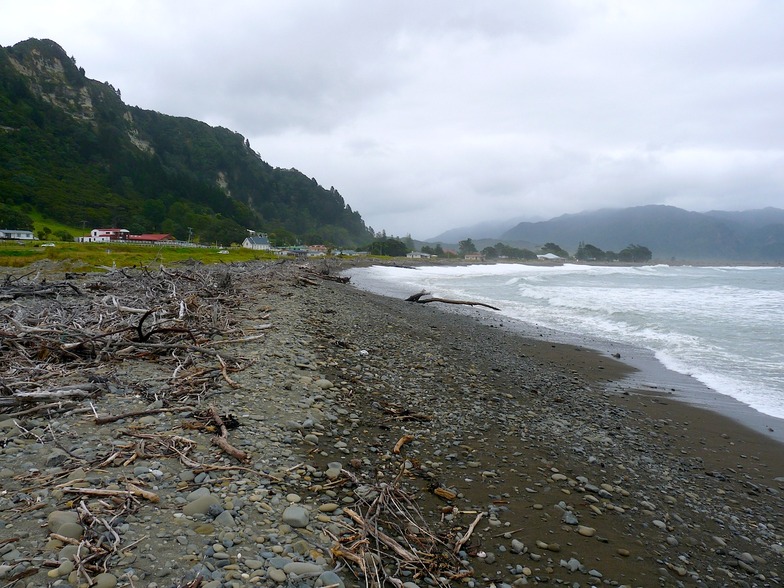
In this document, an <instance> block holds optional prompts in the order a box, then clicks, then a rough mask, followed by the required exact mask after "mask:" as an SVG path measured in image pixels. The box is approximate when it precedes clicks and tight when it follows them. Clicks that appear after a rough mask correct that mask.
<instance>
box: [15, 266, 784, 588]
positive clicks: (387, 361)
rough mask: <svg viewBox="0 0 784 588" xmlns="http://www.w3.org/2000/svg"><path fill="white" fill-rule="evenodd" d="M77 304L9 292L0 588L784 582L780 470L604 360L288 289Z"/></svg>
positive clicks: (206, 288)
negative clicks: (623, 382)
mask: <svg viewBox="0 0 784 588" xmlns="http://www.w3.org/2000/svg"><path fill="white" fill-rule="evenodd" d="M70 278H72V279H70V280H68V281H67V285H63V284H66V282H65V281H62V282H61V281H59V280H62V273H61V274H59V277H58V274H57V273H56V271H53V270H51V268H50V271H49V273H48V274H47V275H45V276H44V275H43V274H34V275H28V276H26V277H24V278H21V277H19V278H14V280H13V281H11V280H9V279H6V281H5V285H4V286H3V289H2V290H0V331H2V337H3V339H2V342H0V344H2V357H3V359H2V372H3V376H2V380H0V384H2V386H1V389H0V478H2V490H0V586H1V587H6V586H7V587H9V588H10V587H21V586H29V587H38V586H99V587H107V588H111V587H112V586H131V587H137V588H139V587H147V588H156V587H175V586H176V587H186V586H188V587H191V588H195V587H196V586H202V587H205V586H208V587H210V588H219V587H240V586H366V585H371V586H372V585H382V584H384V583H386V584H389V585H396V586H406V587H407V588H413V587H414V586H420V587H424V586H432V585H442V586H448V585H453V586H459V585H465V586H493V585H495V586H521V585H540V584H554V585H565V586H570V587H587V586H602V585H607V586H635V587H636V586H706V587H713V586H780V585H782V584H784V577H782V575H783V574H784V572H782V570H784V452H782V447H781V446H779V445H777V444H774V443H772V442H771V441H770V440H769V439H766V438H764V437H762V436H760V435H757V434H756V433H754V432H752V431H749V430H747V429H744V428H743V427H741V426H739V425H737V424H735V423H734V422H732V421H730V420H728V419H724V418H722V417H719V416H717V415H714V414H712V413H709V412H705V411H701V410H699V409H696V408H693V407H689V406H686V405H682V404H679V403H676V402H674V401H672V400H671V399H669V398H667V397H663V396H658V397H657V396H652V395H649V394H640V393H637V391H635V390H625V389H623V388H622V387H619V386H617V385H612V386H610V385H609V384H610V383H612V382H617V381H618V380H620V379H621V378H622V376H623V375H624V374H625V373H626V372H627V371H628V369H629V368H627V367H626V366H625V365H623V364H622V363H619V362H617V361H615V360H614V359H613V358H611V357H605V356H602V355H600V354H597V353H594V352H592V351H588V350H585V349H581V348H577V347H574V346H568V345H558V344H552V343H549V342H547V341H544V340H531V339H525V338H522V337H518V336H513V335H510V334H509V333H508V332H505V331H504V330H502V329H499V328H495V327H493V326H492V325H491V324H481V323H480V322H478V321H476V320H474V319H473V318H471V317H469V316H464V315H462V314H459V313H454V312H445V311H444V309H443V308H439V307H438V305H436V304H427V305H422V304H414V303H409V302H405V301H402V300H396V299H391V298H384V297H379V296H376V295H373V294H369V293H366V292H362V291H359V290H357V289H355V288H353V287H352V286H351V285H350V284H343V283H338V282H333V281H329V280H325V279H323V278H322V277H321V276H320V275H319V272H318V268H312V271H311V270H310V269H309V268H303V267H300V266H297V265H296V264H292V263H288V264H270V263H257V264H244V265H239V266H231V267H228V266H223V267H213V268H205V267H199V266H192V267H184V268H176V269H169V270H163V268H162V269H161V271H160V272H150V271H146V270H145V271H140V270H127V271H123V272H113V273H111V274H109V275H95V274H84V275H72V276H70ZM44 279H46V286H47V292H50V291H51V292H53V294H52V293H51V292H50V293H47V294H46V295H44V294H43V293H41V292H42V291H41V290H39V293H38V294H35V292H36V287H37V286H39V285H41V284H42V283H43V280H44ZM55 286H57V287H55ZM25 288H26V289H27V290H25ZM30 292H32V294H30ZM20 293H21V294H20ZM26 293H27V294H26ZM4 294H5V295H4ZM151 300H156V301H157V302H156V307H155V308H153V306H152V304H151V303H150V301H151ZM80 309H81V310H80ZM85 309H90V316H91V317H98V319H96V320H100V322H99V323H96V324H95V326H94V327H90V328H88V327H87V326H85V325H86V319H85V318H84V317H83V316H82V315H81V314H80V313H81V312H87V311H86V310H85ZM96 309H97V310H96ZM55 310H56V312H57V313H59V314H57V317H59V318H58V320H59V321H60V322H59V323H52V320H50V321H49V322H48V323H45V322H44V321H43V318H42V317H44V316H48V317H52V316H53V313H55ZM147 312H149V313H150V314H145V313H147ZM488 312H491V311H488ZM80 317H81V318H80ZM142 317H144V318H142ZM115 319H116V320H117V321H122V320H124V321H125V322H124V323H122V324H123V325H125V326H124V327H116V328H115V327H113V328H109V324H110V323H111V320H115ZM196 319H198V321H196ZM68 321H70V322H68ZM80 321H81V322H80ZM189 321H190V322H189ZM53 324H56V325H60V326H58V327H55V326H52V325H53ZM118 324H120V323H118ZM62 325H70V326H68V328H65V326H62ZM74 325H76V326H74ZM77 327H78V328H77ZM80 328H81V331H80V330H79V329H80ZM121 329H122V330H121ZM114 331H117V332H114ZM110 332H111V334H107V333H110ZM53 334H54V335H53ZM42 341H44V342H45V344H43V343H42ZM15 353H21V355H19V356H18V357H16V359H15V360H12V359H11V357H12V356H14V354H15ZM33 360H35V362H34V361H33ZM25 362H26V363H25ZM36 362H37V363H36ZM74 391H79V392H80V393H79V394H77V393H75V392H74ZM36 394H37V396H36Z"/></svg>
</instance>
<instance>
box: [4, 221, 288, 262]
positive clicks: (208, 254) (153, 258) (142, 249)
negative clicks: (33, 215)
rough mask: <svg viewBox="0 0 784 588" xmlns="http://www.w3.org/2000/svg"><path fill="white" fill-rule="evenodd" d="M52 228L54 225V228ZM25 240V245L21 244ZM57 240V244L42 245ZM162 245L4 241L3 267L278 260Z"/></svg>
mask: <svg viewBox="0 0 784 588" xmlns="http://www.w3.org/2000/svg"><path fill="white" fill-rule="evenodd" d="M50 228H52V227H50ZM20 243H21V244H20ZM43 243H54V244H55V246H54V247H41V244H43ZM219 250H221V249H219V248H215V247H209V248H207V247H165V246H164V247H160V246H146V245H123V244H114V243H66V242H60V241H31V242H24V243H22V242H17V241H0V267H3V266H5V267H24V266H26V265H29V264H31V263H34V262H36V261H41V260H50V261H56V262H60V263H61V264H62V266H63V269H72V270H78V271H94V270H99V271H100V270H102V269H104V268H107V267H133V266H136V267H145V266H153V267H154V266H157V265H158V264H163V265H171V264H175V263H178V262H182V261H188V260H195V261H200V262H202V263H231V262H237V261H252V260H262V259H274V258H275V256H274V255H273V254H272V253H269V252H264V251H253V250H251V249H243V248H241V247H236V248H226V249H222V250H224V251H228V252H229V253H228V254H220V253H218V251H219Z"/></svg>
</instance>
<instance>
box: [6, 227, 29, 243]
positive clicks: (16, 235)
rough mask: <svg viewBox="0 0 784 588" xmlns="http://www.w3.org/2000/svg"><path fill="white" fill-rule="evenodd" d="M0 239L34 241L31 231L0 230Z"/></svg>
mask: <svg viewBox="0 0 784 588" xmlns="http://www.w3.org/2000/svg"><path fill="white" fill-rule="evenodd" d="M0 239H22V240H25V241H29V240H31V239H35V237H34V236H33V232H32V231H26V230H24V229H0Z"/></svg>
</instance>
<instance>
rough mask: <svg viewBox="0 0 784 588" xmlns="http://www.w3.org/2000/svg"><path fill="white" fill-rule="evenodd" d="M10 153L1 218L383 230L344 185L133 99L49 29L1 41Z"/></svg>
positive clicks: (362, 237) (0, 178)
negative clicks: (324, 181) (89, 69)
mask: <svg viewBox="0 0 784 588" xmlns="http://www.w3.org/2000/svg"><path fill="white" fill-rule="evenodd" d="M0 162H2V164H3V165H0V226H5V224H8V223H17V224H18V223H20V222H22V223H24V222H27V221H29V218H28V217H29V213H30V212H31V211H38V212H41V213H45V215H46V216H47V217H49V218H52V219H55V220H57V221H60V222H62V223H65V224H68V225H71V226H76V227H86V228H88V229H89V228H91V227H96V226H104V227H106V226H122V227H124V228H127V229H129V230H130V231H131V232H140V233H143V232H166V233H172V234H174V235H175V236H176V237H178V238H180V239H186V238H188V237H189V236H192V237H193V238H194V239H196V240H200V241H202V242H205V243H213V242H216V241H217V242H220V243H224V244H227V243H230V242H239V241H242V239H244V237H245V236H246V235H247V230H246V229H253V230H260V231H265V232H268V233H270V234H271V235H273V236H274V237H277V238H278V240H282V241H292V240H294V239H297V238H299V239H302V240H304V241H305V242H323V243H331V244H334V245H337V246H352V245H358V244H361V243H365V242H367V241H368V240H370V239H371V238H372V231H371V230H370V229H369V228H368V227H367V226H366V225H365V222H364V221H363V219H362V217H361V216H360V214H359V213H358V212H356V211H353V210H352V209H351V207H350V206H348V205H347V204H346V203H345V202H344V200H343V198H342V196H341V195H340V193H339V192H338V191H337V190H336V189H334V188H330V189H326V188H323V187H322V186H320V185H319V184H318V182H317V181H316V180H315V178H308V177H307V176H306V175H305V174H303V173H301V172H299V171H297V170H295V169H281V168H274V167H272V166H271V165H269V164H268V163H266V162H265V161H263V160H262V159H261V156H260V154H258V153H256V152H255V151H253V149H252V148H251V146H250V143H249V141H248V140H247V139H245V138H244V137H243V136H242V135H240V134H239V133H236V132H233V131H231V130H229V129H225V128H221V127H211V126H209V125H207V124H205V123H203V122H200V121H196V120H193V119H189V118H184V117H176V116H169V115H166V114H161V113H158V112H154V111H150V110H144V109H141V108H138V107H132V106H128V105H126V104H125V103H124V102H123V101H122V98H121V94H120V91H119V90H116V89H115V88H114V87H113V86H112V85H111V84H109V83H102V82H97V81H95V80H91V79H89V78H88V77H86V75H85V71H84V69H82V68H80V67H78V66H77V65H76V61H75V59H73V58H71V57H69V56H68V55H67V54H66V53H65V51H64V50H63V49H62V47H60V46H59V45H58V44H57V43H55V42H54V41H50V40H38V39H29V40H27V41H23V42H21V43H17V44H16V45H14V46H13V47H0ZM20 215H21V216H20ZM18 228H32V227H18Z"/></svg>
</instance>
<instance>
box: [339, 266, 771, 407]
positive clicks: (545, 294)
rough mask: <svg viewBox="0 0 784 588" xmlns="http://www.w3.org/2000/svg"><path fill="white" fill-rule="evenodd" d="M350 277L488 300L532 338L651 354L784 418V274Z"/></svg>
mask: <svg viewBox="0 0 784 588" xmlns="http://www.w3.org/2000/svg"><path fill="white" fill-rule="evenodd" d="M350 274H351V276H352V283H354V284H355V285H356V286H358V287H360V288H363V289H367V290H370V291H374V292H376V293H379V294H384V295H389V296H397V297H401V298H405V297H407V296H410V295H411V294H415V293H417V292H419V291H421V290H423V289H424V290H427V291H428V292H430V293H431V294H432V295H433V296H437V297H442V298H452V299H459V300H471V301H477V302H483V303H485V304H490V305H492V306H496V307H498V308H500V311H499V312H496V311H492V310H481V311H480V312H481V313H484V314H485V315H487V316H488V317H490V316H491V315H493V316H496V317H497V316H498V315H499V314H500V315H502V316H503V317H505V318H506V319H508V320H511V321H520V323H521V325H525V327H526V329H527V331H528V332H529V333H534V332H537V330H541V331H545V332H547V333H548V335H547V336H548V338H551V339H552V340H562V341H567V342H580V343H581V344H583V345H585V346H588V347H593V348H595V349H597V350H598V351H602V352H608V350H609V349H611V348H612V349H615V348H616V346H617V345H621V346H623V347H624V348H625V349H626V350H628V349H631V350H638V351H639V352H642V353H647V354H650V356H652V357H653V358H655V360H658V362H660V363H661V364H662V365H663V366H664V367H665V368H667V370H669V371H671V372H675V373H677V374H681V375H683V376H685V377H688V379H690V380H692V379H693V380H696V381H697V382H700V383H701V384H703V385H704V387H706V388H707V389H709V390H711V391H714V392H716V393H718V395H719V396H724V397H727V398H728V399H734V400H736V401H738V402H739V403H741V404H743V405H746V406H748V407H751V408H752V409H753V410H754V411H757V412H758V413H760V414H761V415H768V416H772V417H776V418H777V419H784V268H782V267H691V266H669V265H650V266H635V267H620V266H617V267H616V266H591V265H578V264H564V265H560V266H539V265H523V264H506V263H504V264H495V265H468V266H421V267H417V268H402V267H388V266H373V267H369V268H358V269H353V270H351V272H350ZM444 306H446V305H444ZM460 308H464V307H460ZM622 355H623V356H624V357H625V356H629V355H630V353H629V352H628V351H624V353H623V354H622ZM631 355H634V353H631ZM716 397H717V396H715V395H714V398H716ZM686 400H687V401H688V400H689V398H686ZM698 403H699V402H698ZM702 403H703V404H704V403H705V401H703V402H702ZM708 404H710V402H708Z"/></svg>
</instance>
